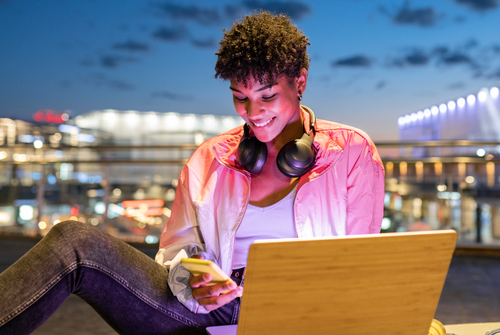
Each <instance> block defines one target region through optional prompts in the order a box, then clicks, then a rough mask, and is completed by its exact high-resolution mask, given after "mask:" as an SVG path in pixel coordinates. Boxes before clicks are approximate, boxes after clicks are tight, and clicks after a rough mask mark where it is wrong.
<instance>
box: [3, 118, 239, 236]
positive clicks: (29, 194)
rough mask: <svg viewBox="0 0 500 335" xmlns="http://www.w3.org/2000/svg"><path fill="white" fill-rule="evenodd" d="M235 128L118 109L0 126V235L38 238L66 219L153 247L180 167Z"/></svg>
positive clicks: (226, 121)
mask: <svg viewBox="0 0 500 335" xmlns="http://www.w3.org/2000/svg"><path fill="white" fill-rule="evenodd" d="M240 124H242V120H241V118H240V117H232V116H216V115H197V114H178V113H155V112H138V111H117V110H102V111H93V112H91V113H88V114H85V115H81V116H77V117H76V118H74V119H69V118H68V117H67V116H65V115H64V113H56V112H54V111H39V112H37V113H36V114H35V115H34V121H33V122H26V121H21V120H11V119H6V118H3V119H0V228H3V231H13V232H14V231H22V232H24V233H30V234H35V233H42V234H44V233H45V232H46V231H48V230H49V229H50V227H52V226H53V225H54V224H57V223H58V222H59V221H62V220H66V219H70V218H72V219H74V220H80V221H82V222H87V223H90V224H92V225H96V226H101V227H102V228H103V229H105V230H107V231H109V232H111V233H113V234H115V235H117V236H121V237H122V238H124V239H129V240H130V239H135V240H138V241H144V240H145V239H146V238H147V237H148V238H149V241H150V242H155V241H156V240H157V236H159V234H160V232H161V230H162V229H163V226H164V224H165V223H166V221H167V220H168V217H169V215H170V209H169V208H170V206H171V204H172V201H173V199H174V197H175V189H176V187H177V178H178V176H179V174H180V171H181V169H182V167H183V166H184V164H185V162H186V160H187V159H188V158H189V157H190V156H191V154H192V152H193V151H194V150H195V149H196V147H197V146H198V145H199V144H201V143H202V142H203V141H204V140H206V139H208V138H210V137H212V136H214V135H216V134H220V133H222V132H224V131H227V130H229V129H231V128H234V127H236V126H238V125H240Z"/></svg>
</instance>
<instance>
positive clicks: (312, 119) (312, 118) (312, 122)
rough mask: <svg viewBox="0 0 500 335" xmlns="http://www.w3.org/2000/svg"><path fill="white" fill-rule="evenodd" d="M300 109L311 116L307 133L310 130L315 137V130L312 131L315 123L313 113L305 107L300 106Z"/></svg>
mask: <svg viewBox="0 0 500 335" xmlns="http://www.w3.org/2000/svg"><path fill="white" fill-rule="evenodd" d="M300 107H302V108H304V109H305V110H306V111H307V112H308V113H309V115H310V116H311V120H310V121H311V122H310V124H309V128H310V129H309V133H310V132H311V130H312V132H313V134H314V135H316V129H314V124H315V123H316V116H315V115H314V112H313V111H312V109H311V108H309V107H307V106H304V105H300ZM309 133H307V134H309Z"/></svg>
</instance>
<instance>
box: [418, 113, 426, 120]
mask: <svg viewBox="0 0 500 335" xmlns="http://www.w3.org/2000/svg"><path fill="white" fill-rule="evenodd" d="M417 118H418V119H419V120H422V119H423V118H424V112H422V111H418V112H417Z"/></svg>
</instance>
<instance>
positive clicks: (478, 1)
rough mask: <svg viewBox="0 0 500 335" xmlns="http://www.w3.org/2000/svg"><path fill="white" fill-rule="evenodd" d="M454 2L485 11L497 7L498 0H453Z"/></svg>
mask: <svg viewBox="0 0 500 335" xmlns="http://www.w3.org/2000/svg"><path fill="white" fill-rule="evenodd" d="M455 2H456V3H458V4H459V5H464V6H467V7H469V8H471V9H472V10H477V11H487V10H492V9H495V8H497V7H498V0H455Z"/></svg>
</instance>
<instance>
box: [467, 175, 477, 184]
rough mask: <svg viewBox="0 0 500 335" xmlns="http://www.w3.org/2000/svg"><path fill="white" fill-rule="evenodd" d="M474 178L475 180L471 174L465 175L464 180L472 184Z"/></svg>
mask: <svg viewBox="0 0 500 335" xmlns="http://www.w3.org/2000/svg"><path fill="white" fill-rule="evenodd" d="M474 180H475V179H474V177H473V176H467V177H465V182H466V183H467V184H472V183H473V182H474Z"/></svg>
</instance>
